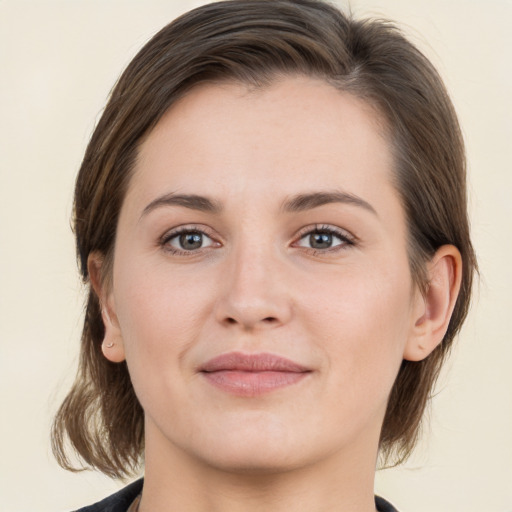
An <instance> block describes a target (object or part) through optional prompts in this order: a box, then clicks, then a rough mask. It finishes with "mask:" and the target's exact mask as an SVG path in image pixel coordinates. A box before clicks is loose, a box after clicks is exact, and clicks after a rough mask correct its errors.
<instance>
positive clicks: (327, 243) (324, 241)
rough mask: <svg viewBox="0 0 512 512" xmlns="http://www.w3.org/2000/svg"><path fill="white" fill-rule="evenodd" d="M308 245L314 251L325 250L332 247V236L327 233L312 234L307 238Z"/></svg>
mask: <svg viewBox="0 0 512 512" xmlns="http://www.w3.org/2000/svg"><path fill="white" fill-rule="evenodd" d="M309 243H310V244H311V247H313V248H314V249H327V248H329V247H331V245H332V235H331V234H329V233H314V234H312V235H310V236H309Z"/></svg>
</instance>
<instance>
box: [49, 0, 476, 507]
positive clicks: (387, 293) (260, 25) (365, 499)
mask: <svg viewBox="0 0 512 512" xmlns="http://www.w3.org/2000/svg"><path fill="white" fill-rule="evenodd" d="M75 232H76V237H77V250H78V255H79V258H80V264H81V271H82V276H83V278H84V280H85V282H90V285H91V288H90V292H89V297H88V303H87V312H86V318H85V323H84V330H83V336H82V352H81V363H80V368H79V374H78V376H77V380H76V382H75V385H74V387H73V389H72V390H71V392H70V393H69V395H68V397H67V398H66V400H65V402H64V404H63V405H62V407H61V409H60V411H59V413H58V415H57V418H56V420H55V425H54V432H53V434H54V437H53V440H54V451H55V453H56V455H57V458H58V459H59V461H60V462H61V464H62V465H63V466H64V467H68V468H70V462H69V459H68V458H67V455H66V453H65V450H64V444H65V441H66V440H67V439H69V441H70V442H71V444H72V446H73V448H74V449H75V450H76V451H77V452H78V454H79V455H80V456H81V458H82V459H83V461H84V462H85V463H86V464H87V465H88V466H90V467H94V468H96V469H99V470H100V471H103V472H104V473H106V474H109V475H111V476H114V477H122V476H127V475H130V474H132V473H134V472H135V471H136V469H137V468H138V467H139V465H140V464H141V463H142V459H143V461H144V481H142V480H140V481H138V482H135V483H134V484H132V485H131V486H129V487H127V488H125V489H124V490H123V491H121V492H120V493H118V494H117V495H114V496H112V497H110V498H107V500H105V501H104V502H101V503H100V504H97V505H95V506H92V507H86V508H85V509H83V510H90V511H92V510H95V511H96V510H109V511H110V510H111V511H123V512H124V511H127V510H129V511H130V512H133V511H139V512H148V511H151V512H160V511H162V512H163V511H174V510H187V511H203V510H205V511H206V510H208V511H210V510H222V511H227V510H233V511H235V510H244V511H249V510H273V511H279V510H284V509H286V510H308V511H316V510H318V511H320V510H322V511H323V510H333V511H334V510H351V511H353V512H359V511H361V512H369V511H374V510H379V511H389V510H391V511H392V510H394V509H393V507H392V506H391V505H390V504H389V503H387V502H386V501H384V500H383V499H381V498H375V497H374V496H373V479H374V472H375V466H376V462H377V457H378V455H379V454H380V456H381V457H382V459H383V460H384V461H387V462H394V463H398V462H401V461H403V460H405V458H406V457H407V455H408V454H409V453H410V451H411V450H412V448H413V446H414V444H415V441H416V439H417V436H418V429H419V425H420V422H421V417H422V414H423V411H424V409H425V406H426V404H427V401H428V397H429V393H430V391H431V389H432V386H433V384H434V382H435V379H436V377H437V375H438V373H439V370H440V368H441V365H442V362H443V361H444V359H445V357H446V354H447V353H448V351H449V349H450V346H451V343H452V340H453V338H454V336H455V334H456V333H457V332H458V330H459V329H460V327H461V325H462V322H463V320H464V318H465V315H466V312H467V308H468V305H469V299H470V292H471V282H472V274H473V271H474V268H475V265H476V263H475V257H474V253H473V250H472V246H471V241H470V238H469V228H468V221H467V211H466V191H465V166H464V149H463V143H462V138H461V135H460V130H459V127H458V123H457V119H456V116H455V113H454V111H453V107H452V105H451V102H450V100H449V98H448V96H447V94H446V92H445V89H444V87H443V85H442V82H441V80H440V78H439V77H438V75H437V73H436V72H435V70H434V69H433V68H432V66H431V64H430V63H429V62H428V61H427V60H426V59H425V57H424V56H423V55H422V54H421V53H420V52H418V50H416V49H415V48H414V47H413V46H412V45H411V44H410V43H409V42H408V41H406V40H405V39H404V38H403V36H402V35H401V34H400V33H399V32H398V31H397V30H396V29H395V28H394V27H393V26H391V25H389V24H387V23H384V22H370V21H366V22H359V21H355V20H353V19H351V18H349V17H347V16H345V15H343V14H342V13H340V12H339V11H338V10H336V9H335V8H334V7H332V6H330V5H329V4H326V3H323V2H319V1H315V0H299V1H291V0H278V1H272V2H270V1H265V0H235V1H226V2H220V3H214V4H209V5H207V6H204V7H200V8H198V9H196V10H193V11H191V12H189V13H187V14H185V15H184V16H182V17H180V18H179V19H177V20H176V21H174V22H173V23H171V24H170V25H168V26H167V27H165V28H164V29H162V30H161V31H160V32H159V33H158V34H157V35H156V36H155V37H154V38H153V39H152V40H151V41H149V43H147V45H146V46H145V47H144V48H143V49H142V50H141V51H140V52H139V54H138V55H137V56H136V57H135V58H134V60H133V61H132V62H131V63H130V65H129V66H128V68H127V69H126V71H125V72H124V74H123V75H122V76H121V78H120V80H119V82H118V84H117V85H116V87H115V89H114V90H113V92H112V95H111V98H110V100H109V103H108V105H107V107H106V109H105V111H104V113H103V116H102V118H101V119H100V121H99V123H98V126H97V128H96V130H95V132H94V134H93V136H92V139H91V141H90V143H89V146H88V148H87V151H86V154H85V157H84V161H83V164H82V167H81V169H80V173H79V176H78V179H77V184H76V194H75Z"/></svg>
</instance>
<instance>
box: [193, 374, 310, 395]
mask: <svg viewBox="0 0 512 512" xmlns="http://www.w3.org/2000/svg"><path fill="white" fill-rule="evenodd" d="M309 373H310V372H273V371H262V372H246V371H239V370H221V371H215V372H203V375H204V377H205V378H206V380H207V381H208V382H209V383H210V384H212V385H213V386H215V387H217V388H219V389H221V390H222V391H225V392H227V393H231V394H232V395H237V396H246V397H251V396H259V395H263V394H266V393H270V392H271V391H274V390H276V389H281V388H284V387H287V386H291V385H292V384H296V383H297V382H299V381H301V380H302V379H304V377H306V376H307V375H308V374H309Z"/></svg>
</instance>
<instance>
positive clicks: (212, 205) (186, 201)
mask: <svg viewBox="0 0 512 512" xmlns="http://www.w3.org/2000/svg"><path fill="white" fill-rule="evenodd" d="M330 203H343V204H352V205H355V206H359V207H361V208H364V209H365V210H368V211H369V212H371V213H373V214H374V215H377V212H376V211H375V208H373V206H372V205H371V204H370V203H368V202H367V201H365V200H364V199H362V198H360V197H359V196H356V195H354V194H349V193H348V192H340V191H320V192H311V193H307V194H298V195H296V196H292V197H291V198H289V199H287V200H286V201H285V202H284V203H283V205H282V206H281V210H282V211H284V212H289V213H292V212H302V211H306V210H311V209H313V208H318V207H319V206H323V205H325V204H330ZM162 206H182V207H184V208H189V209H191V210H197V211H200V212H206V213H220V212H221V211H222V205H221V204H220V202H218V201H216V200H214V199H210V198H208V197H205V196H200V195H197V194H176V193H174V192H171V193H169V194H165V195H163V196H160V197H157V198H156V199H155V200H153V201H151V203H149V204H148V205H147V206H146V207H145V208H144V210H143V211H142V215H141V218H142V217H143V216H144V215H147V214H148V213H149V212H151V211H153V210H155V209H156V208H159V207H162Z"/></svg>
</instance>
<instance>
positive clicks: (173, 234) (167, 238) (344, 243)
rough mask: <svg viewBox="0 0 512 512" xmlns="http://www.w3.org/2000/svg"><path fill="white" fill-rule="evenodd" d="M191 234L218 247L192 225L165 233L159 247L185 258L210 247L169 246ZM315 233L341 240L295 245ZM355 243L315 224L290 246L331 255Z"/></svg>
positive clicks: (344, 233) (205, 232)
mask: <svg viewBox="0 0 512 512" xmlns="http://www.w3.org/2000/svg"><path fill="white" fill-rule="evenodd" d="M193 233H197V234H201V235H206V236H207V237H208V238H209V239H210V240H211V241H212V244H211V246H215V245H216V246H217V247H218V246H219V245H220V242H218V241H217V240H216V239H215V237H214V235H213V234H212V233H210V232H209V230H207V229H205V227H204V226H201V227H199V226H194V225H191V226H181V227H178V228H176V229H173V230H171V231H170V232H167V233H165V234H164V235H163V236H162V237H161V238H160V240H159V245H160V246H161V247H162V248H163V249H164V250H165V251H167V252H169V253H170V254H172V255H176V256H185V257H187V256H189V257H190V256H195V255H197V254H198V253H200V252H202V250H203V249H207V248H208V247H211V246H207V247H200V248H198V249H197V250H185V249H178V248H176V247H172V246H171V245H170V242H171V240H173V239H175V238H177V237H179V236H180V235H183V234H193ZM315 233H316V234H326V235H331V236H334V237H336V238H338V239H339V240H341V243H340V244H338V245H335V246H333V247H328V248H325V249H315V248H314V247H304V246H299V245H297V244H298V243H299V242H300V241H301V240H303V239H305V238H306V237H307V236H311V235H313V234H315ZM356 241H357V240H356V238H355V237H354V236H353V235H351V234H349V233H348V232H347V231H345V230H342V229H340V228H335V227H333V226H330V225H319V224H315V225H314V226H308V227H305V228H303V229H302V230H301V231H299V233H298V234H297V236H296V241H295V242H293V244H292V246H293V247H302V249H305V250H307V251H308V252H309V253H310V254H313V255H325V254H329V253H333V252H338V251H342V250H346V249H347V248H348V247H350V246H354V245H356Z"/></svg>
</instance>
